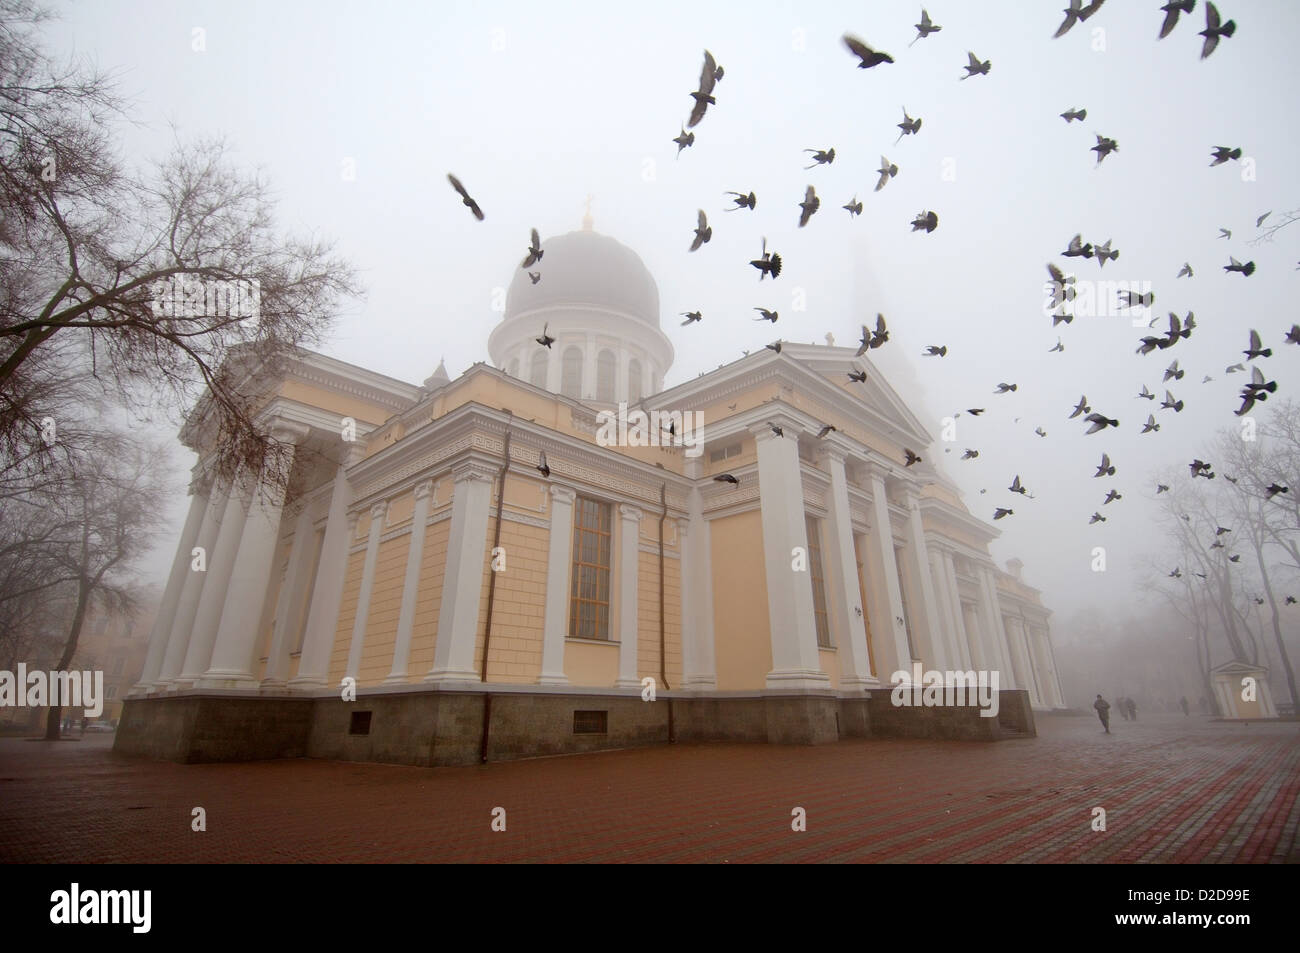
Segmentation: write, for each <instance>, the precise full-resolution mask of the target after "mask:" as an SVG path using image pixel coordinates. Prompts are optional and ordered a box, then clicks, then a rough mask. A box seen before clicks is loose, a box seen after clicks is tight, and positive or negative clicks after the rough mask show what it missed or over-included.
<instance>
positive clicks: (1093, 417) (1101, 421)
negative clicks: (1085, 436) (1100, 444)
mask: <svg viewBox="0 0 1300 953" xmlns="http://www.w3.org/2000/svg"><path fill="white" fill-rule="evenodd" d="M1083 419H1084V420H1086V421H1088V423H1090V424H1092V426H1091V427H1089V428H1088V430H1087V432H1088V433H1096V432H1097V431H1098V430H1105V429H1106V428H1107V427H1118V426H1119V421H1118V420H1111V419H1110V418H1109V417H1103V416H1102V415H1101V414H1089V415H1088V416H1087V417H1084V418H1083Z"/></svg>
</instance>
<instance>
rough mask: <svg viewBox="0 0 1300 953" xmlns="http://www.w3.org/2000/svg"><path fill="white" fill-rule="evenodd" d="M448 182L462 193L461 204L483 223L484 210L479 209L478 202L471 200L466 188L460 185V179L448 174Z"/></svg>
mask: <svg viewBox="0 0 1300 953" xmlns="http://www.w3.org/2000/svg"><path fill="white" fill-rule="evenodd" d="M447 181H448V182H450V183H451V187H452V188H453V189H455V190H456V191H457V192H459V193H460V204H461V205H463V206H465V207H466V208H467V209H469V210H470V211H471V212H473V213H474V217H475V218H476V219H478V220H479V221H480V222H481V221H483V210H482V209H481V208H479V207H478V203H477V202H475V201H474V200H473V199H472V198H470V196H469V193H468V192H466V191H465V186H463V185H461V184H460V179H458V178H456V177H455V176H454V175H452V174H451V173H450V172H448V173H447Z"/></svg>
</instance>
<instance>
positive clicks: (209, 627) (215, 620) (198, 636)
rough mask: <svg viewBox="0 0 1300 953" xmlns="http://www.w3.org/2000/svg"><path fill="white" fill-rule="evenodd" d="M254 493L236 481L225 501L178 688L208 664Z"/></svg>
mask: <svg viewBox="0 0 1300 953" xmlns="http://www.w3.org/2000/svg"><path fill="white" fill-rule="evenodd" d="M250 479H251V478H250ZM254 492H255V487H253V486H250V485H244V483H243V482H240V481H237V482H236V484H235V486H234V487H233V488H232V489H231V491H230V497H229V499H228V500H227V501H226V511H225V512H224V513H223V514H222V515H221V529H220V530H219V531H218V532H217V543H216V546H214V547H213V549H212V552H210V553H208V573H207V576H208V578H207V579H206V580H204V583H203V593H202V594H201V595H200V596H199V607H198V609H197V610H196V611H195V613H194V630H193V633H192V634H191V635H190V645H189V648H188V649H186V650H185V664H184V666H182V668H181V674H180V675H178V676H177V677H176V681H177V682H179V683H181V687H188V686H191V685H195V684H197V683H198V681H199V680H200V679H201V678H203V673H204V672H206V671H207V670H208V666H209V665H210V664H211V662H212V647H213V646H214V645H215V644H216V641H217V630H218V628H220V626H221V615H222V612H223V611H224V610H225V608H226V592H227V589H228V587H229V585H230V577H231V574H232V573H233V572H234V571H235V561H236V557H237V555H238V553H239V541H240V538H241V537H242V536H243V535H244V517H245V514H246V513H247V512H248V504H249V500H250V498H251V496H252V495H253V493H254Z"/></svg>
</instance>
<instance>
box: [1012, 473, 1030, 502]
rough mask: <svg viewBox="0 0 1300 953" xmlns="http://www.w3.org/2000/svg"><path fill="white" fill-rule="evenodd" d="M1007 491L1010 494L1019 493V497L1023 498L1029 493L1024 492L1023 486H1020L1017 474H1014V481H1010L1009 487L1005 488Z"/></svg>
mask: <svg viewBox="0 0 1300 953" xmlns="http://www.w3.org/2000/svg"><path fill="white" fill-rule="evenodd" d="M1007 489H1008V490H1010V491H1011V492H1012V493H1019V494H1020V495H1021V496H1025V495H1026V494H1028V493H1029V491H1028V490H1026V489H1025V488H1024V486H1022V485H1021V483H1020V474H1019V473H1017V474H1016V476H1015V479H1014V480H1012V481H1011V485H1010V486H1009V487H1007Z"/></svg>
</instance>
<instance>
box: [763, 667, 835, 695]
mask: <svg viewBox="0 0 1300 953" xmlns="http://www.w3.org/2000/svg"><path fill="white" fill-rule="evenodd" d="M766 685H767V687H768V688H779V689H783V690H787V691H791V690H799V689H812V690H814V691H815V690H819V689H828V688H830V687H831V677H830V676H829V675H827V674H826V673H825V672H822V671H818V670H817V669H811V668H803V669H785V670H783V671H771V672H768V673H767V683H766Z"/></svg>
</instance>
